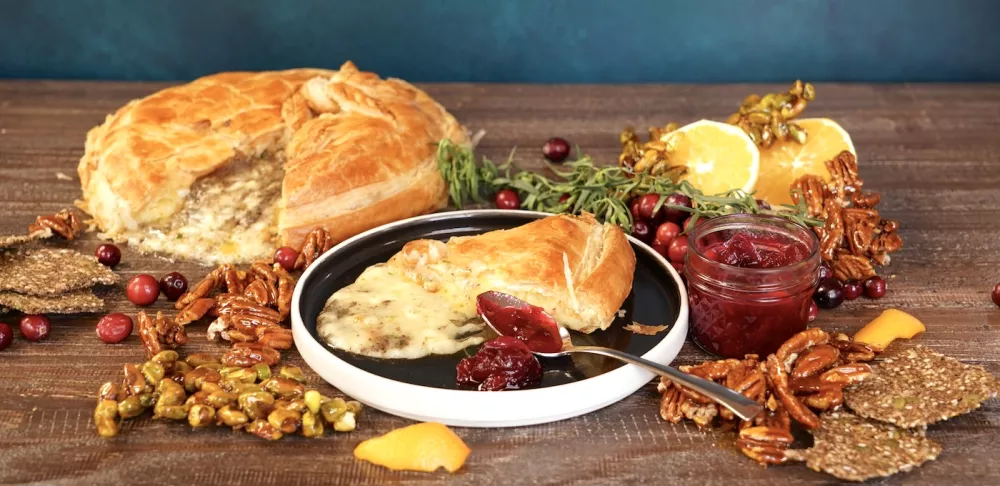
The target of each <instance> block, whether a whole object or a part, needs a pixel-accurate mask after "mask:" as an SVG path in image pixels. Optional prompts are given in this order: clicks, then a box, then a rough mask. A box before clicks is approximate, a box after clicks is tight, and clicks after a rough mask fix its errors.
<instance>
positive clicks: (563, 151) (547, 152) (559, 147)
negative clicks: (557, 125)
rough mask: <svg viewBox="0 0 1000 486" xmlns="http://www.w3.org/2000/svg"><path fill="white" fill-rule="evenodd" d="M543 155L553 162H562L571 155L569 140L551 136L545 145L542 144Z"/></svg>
mask: <svg viewBox="0 0 1000 486" xmlns="http://www.w3.org/2000/svg"><path fill="white" fill-rule="evenodd" d="M542 155H544V156H545V158H546V159H549V160H551V161H552V162H556V163H559V162H562V161H564V160H566V157H569V142H567V141H565V140H563V139H561V138H559V137H555V138H550V139H549V141H548V142H545V145H542Z"/></svg>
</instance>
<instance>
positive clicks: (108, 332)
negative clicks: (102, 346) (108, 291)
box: [97, 312, 132, 344]
mask: <svg viewBox="0 0 1000 486" xmlns="http://www.w3.org/2000/svg"><path fill="white" fill-rule="evenodd" d="M131 334H132V318H131V317H129V316H127V315H125V314H121V313H117V312H116V313H114V314H108V315H106V316H104V317H102V318H101V320H100V321H97V337H99V338H101V341H104V342H106V343H108V344H114V343H120V342H122V341H124V340H125V338H127V337H129V335H131Z"/></svg>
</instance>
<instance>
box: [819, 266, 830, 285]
mask: <svg viewBox="0 0 1000 486" xmlns="http://www.w3.org/2000/svg"><path fill="white" fill-rule="evenodd" d="M830 277H833V270H831V269H830V267H829V266H828V265H827V264H825V263H824V264H822V265H820V266H819V280H820V281H821V282H822V281H823V280H826V279H828V278H830Z"/></svg>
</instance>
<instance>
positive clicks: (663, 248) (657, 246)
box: [653, 242, 669, 261]
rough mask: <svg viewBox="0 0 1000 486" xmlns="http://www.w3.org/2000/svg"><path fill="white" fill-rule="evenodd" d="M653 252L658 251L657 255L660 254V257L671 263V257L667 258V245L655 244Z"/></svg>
mask: <svg viewBox="0 0 1000 486" xmlns="http://www.w3.org/2000/svg"><path fill="white" fill-rule="evenodd" d="M653 250H654V251H656V252H657V253H659V254H660V256H662V257H663V258H667V259H668V261H669V257H668V256H667V245H666V244H664V243H659V242H653Z"/></svg>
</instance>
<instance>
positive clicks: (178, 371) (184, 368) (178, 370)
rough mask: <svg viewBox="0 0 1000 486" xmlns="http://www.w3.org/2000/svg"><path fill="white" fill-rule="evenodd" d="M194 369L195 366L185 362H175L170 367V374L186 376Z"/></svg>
mask: <svg viewBox="0 0 1000 486" xmlns="http://www.w3.org/2000/svg"><path fill="white" fill-rule="evenodd" d="M193 369H194V366H191V365H189V364H187V363H185V362H183V361H174V362H173V363H172V364H171V366H170V373H168V374H170V375H181V376H184V374H185V373H187V372H189V371H191V370H193Z"/></svg>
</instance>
